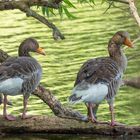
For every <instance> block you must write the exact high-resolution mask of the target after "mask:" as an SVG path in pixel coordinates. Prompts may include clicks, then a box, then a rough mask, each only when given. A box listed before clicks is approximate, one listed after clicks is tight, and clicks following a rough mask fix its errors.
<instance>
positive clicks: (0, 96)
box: [0, 93, 12, 106]
mask: <svg viewBox="0 0 140 140" xmlns="http://www.w3.org/2000/svg"><path fill="white" fill-rule="evenodd" d="M3 102H4V101H3V95H2V93H0V105H1V104H2V103H3ZM7 105H11V106H12V102H11V101H7Z"/></svg>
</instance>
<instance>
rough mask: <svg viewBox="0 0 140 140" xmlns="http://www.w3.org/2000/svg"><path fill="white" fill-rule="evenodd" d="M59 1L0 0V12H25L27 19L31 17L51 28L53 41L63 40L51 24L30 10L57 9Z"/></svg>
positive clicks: (58, 31) (61, 35)
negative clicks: (41, 8)
mask: <svg viewBox="0 0 140 140" xmlns="http://www.w3.org/2000/svg"><path fill="white" fill-rule="evenodd" d="M61 1H62V0H55V1H49V0H18V1H17V0H1V1H0V10H13V9H19V10H20V11H22V12H25V13H26V15H27V16H28V17H29V16H31V17H33V18H35V19H37V20H38V21H40V22H41V23H43V24H45V25H47V26H48V27H49V28H51V29H52V30H53V33H52V35H53V38H54V39H55V40H58V39H65V37H64V35H63V34H62V33H61V32H60V30H59V29H58V28H57V27H56V26H55V25H54V24H53V23H51V22H50V21H48V20H47V19H46V18H45V17H43V16H41V15H39V14H38V13H36V12H35V11H33V10H32V9H31V6H35V5H37V6H45V7H50V8H54V9H58V8H59V4H60V3H61Z"/></svg>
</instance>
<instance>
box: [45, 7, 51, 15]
mask: <svg viewBox="0 0 140 140" xmlns="http://www.w3.org/2000/svg"><path fill="white" fill-rule="evenodd" d="M45 13H46V15H47V16H48V17H49V16H50V12H49V8H47V7H45Z"/></svg>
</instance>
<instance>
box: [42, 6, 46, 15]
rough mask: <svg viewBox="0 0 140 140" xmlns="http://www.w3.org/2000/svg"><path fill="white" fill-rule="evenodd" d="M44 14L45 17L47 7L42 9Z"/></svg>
mask: <svg viewBox="0 0 140 140" xmlns="http://www.w3.org/2000/svg"><path fill="white" fill-rule="evenodd" d="M42 13H43V15H45V13H46V9H45V7H42Z"/></svg>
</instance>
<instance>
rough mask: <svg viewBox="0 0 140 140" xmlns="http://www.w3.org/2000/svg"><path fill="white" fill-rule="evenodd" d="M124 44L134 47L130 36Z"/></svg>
mask: <svg viewBox="0 0 140 140" xmlns="http://www.w3.org/2000/svg"><path fill="white" fill-rule="evenodd" d="M124 45H126V46H128V47H130V48H134V45H133V43H132V42H131V40H130V39H129V38H126V39H125V41H124Z"/></svg>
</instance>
